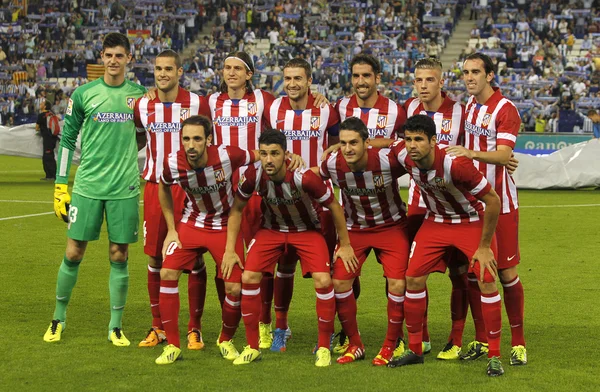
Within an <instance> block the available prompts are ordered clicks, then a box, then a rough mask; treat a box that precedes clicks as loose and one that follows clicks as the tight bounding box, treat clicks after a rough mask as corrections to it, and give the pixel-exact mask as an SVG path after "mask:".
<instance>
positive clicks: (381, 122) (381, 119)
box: [377, 115, 387, 129]
mask: <svg viewBox="0 0 600 392" xmlns="http://www.w3.org/2000/svg"><path fill="white" fill-rule="evenodd" d="M386 126H387V116H386V115H379V116H377V128H380V129H381V128H385V127H386Z"/></svg>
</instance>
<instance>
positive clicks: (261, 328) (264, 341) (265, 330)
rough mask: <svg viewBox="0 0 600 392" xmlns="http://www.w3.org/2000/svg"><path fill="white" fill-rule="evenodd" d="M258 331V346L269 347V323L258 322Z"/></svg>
mask: <svg viewBox="0 0 600 392" xmlns="http://www.w3.org/2000/svg"><path fill="white" fill-rule="evenodd" d="M258 333H259V338H258V348H271V344H273V332H272V331H271V324H263V323H258Z"/></svg>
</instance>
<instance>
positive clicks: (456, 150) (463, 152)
mask: <svg viewBox="0 0 600 392" xmlns="http://www.w3.org/2000/svg"><path fill="white" fill-rule="evenodd" d="M446 151H447V152H449V153H450V155H452V156H453V157H466V158H469V159H473V151H471V150H467V149H466V148H464V147H463V146H451V147H446Z"/></svg>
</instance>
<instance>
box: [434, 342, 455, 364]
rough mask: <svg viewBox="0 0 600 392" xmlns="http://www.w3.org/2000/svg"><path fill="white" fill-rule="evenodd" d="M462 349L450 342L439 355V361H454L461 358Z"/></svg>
mask: <svg viewBox="0 0 600 392" xmlns="http://www.w3.org/2000/svg"><path fill="white" fill-rule="evenodd" d="M460 354H461V348H460V347H458V346H457V345H456V344H453V343H452V341H449V342H448V343H447V344H446V346H445V347H444V348H443V349H442V351H440V353H439V354H438V355H437V359H441V360H444V361H453V360H456V359H459V358H460Z"/></svg>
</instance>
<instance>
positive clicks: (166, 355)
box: [154, 344, 183, 365]
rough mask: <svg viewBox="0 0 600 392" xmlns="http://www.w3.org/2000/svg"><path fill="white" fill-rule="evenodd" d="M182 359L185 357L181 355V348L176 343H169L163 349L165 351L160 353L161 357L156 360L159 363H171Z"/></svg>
mask: <svg viewBox="0 0 600 392" xmlns="http://www.w3.org/2000/svg"><path fill="white" fill-rule="evenodd" d="M181 359H183V357H182V356H181V349H180V348H179V347H177V346H175V345H174V344H169V345H168V346H167V347H165V348H164V349H163V352H162V354H160V357H158V358H156V360H155V361H154V362H155V363H156V364H157V365H169V364H171V363H174V362H175V361H179V360H181Z"/></svg>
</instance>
